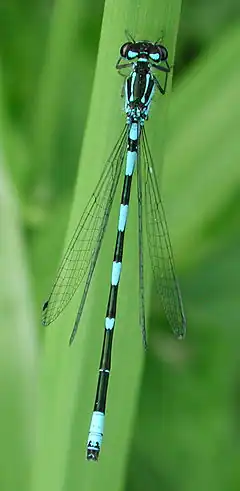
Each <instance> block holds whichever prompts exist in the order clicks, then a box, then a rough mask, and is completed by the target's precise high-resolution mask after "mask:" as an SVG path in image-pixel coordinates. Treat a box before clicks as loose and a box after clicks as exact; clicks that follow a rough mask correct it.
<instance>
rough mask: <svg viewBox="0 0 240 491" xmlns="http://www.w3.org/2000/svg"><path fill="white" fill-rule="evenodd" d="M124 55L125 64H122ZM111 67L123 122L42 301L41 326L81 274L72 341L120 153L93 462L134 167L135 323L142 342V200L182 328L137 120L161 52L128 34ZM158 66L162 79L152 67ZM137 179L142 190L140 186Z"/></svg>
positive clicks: (158, 266)
mask: <svg viewBox="0 0 240 491" xmlns="http://www.w3.org/2000/svg"><path fill="white" fill-rule="evenodd" d="M122 60H125V61H126V63H123V61H122ZM116 68H117V69H118V70H119V71H120V72H121V70H122V69H126V68H127V69H130V73H129V75H128V76H127V77H126V80H125V113H126V124H125V127H124V129H123V131H122V133H121V135H120V137H119V139H118V141H117V143H116V145H115V147H114V149H113V151H112V153H111V155H110V157H109V159H108V161H107V163H106V165H105V168H104V170H103V172H102V175H101V177H100V180H99V182H98V184H97V186H96V188H95V190H94V192H93V195H92V197H91V198H90V200H89V202H88V204H87V206H86V208H85V210H84V212H83V214H82V217H81V218H80V221H79V223H78V226H77V228H76V230H75V232H74V235H73V237H72V240H71V242H70V244H69V246H68V248H67V251H66V253H65V255H64V257H63V260H62V263H61V265H60V268H59V271H58V275H57V279H56V282H55V284H54V286H53V289H52V291H51V294H50V296H49V298H48V300H47V301H46V302H45V304H44V306H43V324H44V325H47V324H50V323H51V322H52V321H54V320H55V319H56V318H57V317H58V315H59V314H60V313H61V312H62V311H63V309H64V308H65V307H66V305H67V304H68V302H69V301H70V300H71V298H72V296H73V295H74V293H75V292H76V290H77V288H78V287H79V285H80V282H81V281H82V280H83V278H84V277H85V276H86V281H85V286H84V290H83V294H82V299H81V303H80V306H79V309H78V313H77V317H76V321H75V324H74V327H73V331H72V334H71V337H70V344H71V343H72V341H73V339H74V337H75V334H76V332H77V328H78V325H79V322H80V319H81V315H82V312H83V307H84V304H85V301H86V297H87V294H88V290H89V287H90V283H91V279H92V276H93V272H94V269H95V266H96V263H97V259H98V255H99V251H100V248H101V244H102V240H103V236H104V233H105V230H106V227H107V224H108V219H109V215H110V211H111V208H112V204H113V200H114V196H115V192H116V189H117V186H118V182H119V178H120V175H121V172H122V167H123V162H124V160H125V157H126V167H125V175H124V182H123V189H122V197H121V205H120V212H119V219H118V228H117V238H116V245H115V251H114V257H113V264H112V274H111V285H110V293H109V299H108V304H107V312H106V317H105V329H104V339H103V346H102V353H101V361H100V367H99V376H98V385H97V391H96V398H95V404H94V409H93V414H92V419H91V424H90V430H89V435H88V443H87V459H88V460H98V457H99V452H100V449H101V443H102V437H103V427H104V418H105V410H106V398H107V389H108V381H109V374H110V365H111V352H112V341H113V333H114V327H115V320H116V309H117V295H118V286H119V281H120V274H121V269H122V259H123V246H124V235H125V229H126V223H127V216H128V208H129V202H130V192H131V184H132V177H133V173H134V168H135V167H136V169H137V203H138V243H139V298H140V312H139V322H140V326H141V330H142V335H143V342H144V345H145V346H146V328H145V308H144V274H143V273H144V270H143V203H144V205H145V222H146V231H147V238H148V244H149V251H150V258H151V263H152V269H153V275H154V278H155V281H156V289H157V292H158V293H159V295H160V299H161V302H162V305H163V308H164V310H165V314H166V317H167V319H168V321H169V323H170V325H171V327H172V329H173V331H174V333H175V334H176V335H177V337H178V338H182V337H183V336H184V334H185V330H186V322H185V317H184V312H183V306H182V299H181V294H180V290H179V286H178V282H177V278H176V274H175V267H174V260H173V254H172V247H171V243H170V239H169V234H168V228H167V222H166V218H165V214H164V210H163V205H162V201H161V198H160V193H159V188H158V183H157V180H156V175H155V171H154V165H153V160H152V156H151V153H150V149H149V145H148V142H147V138H146V133H145V128H144V124H145V121H146V120H147V119H148V114H149V109H150V105H151V101H152V97H153V94H154V90H155V88H157V89H158V90H159V91H160V93H161V94H163V95H164V94H165V91H166V87H167V79H168V74H169V72H170V66H169V63H168V51H167V49H166V47H165V46H163V45H162V44H159V43H158V42H155V43H152V42H149V41H139V42H135V40H134V39H133V38H130V39H129V41H128V42H126V43H125V44H123V46H122V47H121V49H120V58H119V60H118V61H117V64H116ZM157 71H158V73H160V72H163V78H164V83H163V84H162V83H161V82H160V81H159V79H158V78H157V76H156V73H157ZM143 183H144V189H143Z"/></svg>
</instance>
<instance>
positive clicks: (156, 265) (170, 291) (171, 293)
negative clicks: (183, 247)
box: [141, 128, 186, 338]
mask: <svg viewBox="0 0 240 491" xmlns="http://www.w3.org/2000/svg"><path fill="white" fill-rule="evenodd" d="M141 140H142V156H143V161H144V165H145V172H146V184H145V202H146V203H145V204H146V227H147V237H148V244H149V252H150V258H151V263H152V269H153V275H154V279H155V282H156V288H157V291H158V293H159V295H160V298H161V303H162V306H163V308H164V311H165V314H166V317H167V319H168V321H169V324H170V325H171V327H172V330H173V332H174V334H175V335H176V336H177V337H178V338H182V337H183V336H184V335H185V331H186V319H185V315H184V311H183V304H182V298H181V293H180V289H179V285H178V281H177V277H176V272H175V266H174V259H173V253H172V246H171V242H170V238H169V233H168V227H167V222H166V217H165V213H164V209H163V204H162V201H161V198H160V193H159V188H158V184H157V180H156V175H155V171H154V166H153V160H152V157H151V153H150V149H149V146H148V142H147V138H146V133H145V130H144V128H143V129H142V138H141Z"/></svg>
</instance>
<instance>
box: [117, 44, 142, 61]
mask: <svg viewBox="0 0 240 491" xmlns="http://www.w3.org/2000/svg"><path fill="white" fill-rule="evenodd" d="M134 48H135V45H134V44H133V43H125V44H123V45H122V47H121V49H120V55H121V57H122V58H127V60H132V59H133V58H136V56H137V55H138V53H137V51H136V50H135V49H134Z"/></svg>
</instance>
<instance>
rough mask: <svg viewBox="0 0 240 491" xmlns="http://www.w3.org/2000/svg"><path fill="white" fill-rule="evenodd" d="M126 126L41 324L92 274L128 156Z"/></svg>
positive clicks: (64, 262) (66, 257)
mask: <svg viewBox="0 0 240 491" xmlns="http://www.w3.org/2000/svg"><path fill="white" fill-rule="evenodd" d="M126 141H127V126H125V128H124V130H123V131H122V133H121V135H120V138H119V140H118V141H117V143H116V145H115V147H114V149H113V151H112V153H111V155H110V157H109V159H108V161H107V163H106V165H105V168H104V170H103V172H102V175H101V177H100V179H99V182H98V184H97V186H96V188H95V191H94V193H93V195H92V196H91V198H90V200H89V202H88V204H87V206H86V208H85V210H84V212H83V214H82V216H81V218H80V221H79V223H78V226H77V228H76V230H75V232H74V234H73V237H72V239H71V241H70V243H69V245H68V248H67V250H66V252H65V255H64V257H63V260H62V262H61V264H60V267H59V270H58V273H57V278H56V281H55V283H54V285H53V288H52V291H51V293H50V296H49V298H48V300H47V301H46V302H45V303H44V305H43V314H42V323H43V324H44V325H48V324H50V323H51V322H53V321H54V320H55V319H56V318H57V317H58V316H59V314H60V313H61V312H62V311H63V310H64V308H65V307H66V305H67V304H68V303H69V302H70V300H71V298H72V297H73V295H74V293H75V292H76V290H77V288H78V287H79V285H80V283H81V281H82V280H83V278H84V277H85V275H86V273H87V272H88V271H89V270H91V274H93V271H94V267H95V264H96V262H97V258H98V254H99V251H100V247H101V243H102V239H103V236H104V232H105V230H106V226H107V223H108V218H109V214H110V211H111V207H112V203H113V199H114V195H115V191H116V188H117V184H118V181H119V177H120V173H121V169H122V164H123V160H124V156H125V152H126V147H127V144H126Z"/></svg>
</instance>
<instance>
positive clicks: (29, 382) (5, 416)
mask: <svg viewBox="0 0 240 491" xmlns="http://www.w3.org/2000/svg"><path fill="white" fill-rule="evenodd" d="M0 102H1V108H0V115H1V118H0V121H1V128H0V217H1V219H0V278H1V282H0V323H1V330H0V392H1V417H0V434H1V447H0V459H1V472H0V489H2V490H8V491H16V490H17V489H24V490H26V491H27V490H28V489H29V480H30V470H31V463H32V456H33V447H34V435H35V409H36V393H35V392H36V391H35V388H36V361H37V352H36V339H35V332H36V331H35V326H34V320H33V309H32V303H31V300H30V286H29V282H28V278H27V276H28V275H27V267H26V257H25V251H24V244H23V238H22V234H21V226H20V218H19V212H18V207H19V206H18V200H17V197H16V195H15V190H14V189H13V186H12V185H11V182H10V179H9V178H8V175H7V172H6V170H5V167H7V165H6V157H5V155H4V151H3V139H4V138H3V135H4V117H3V111H2V99H1V101H0ZM7 128H8V131H10V130H11V127H10V125H8V126H7ZM11 141H12V143H13V144H14V138H13V137H12V139H11Z"/></svg>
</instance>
